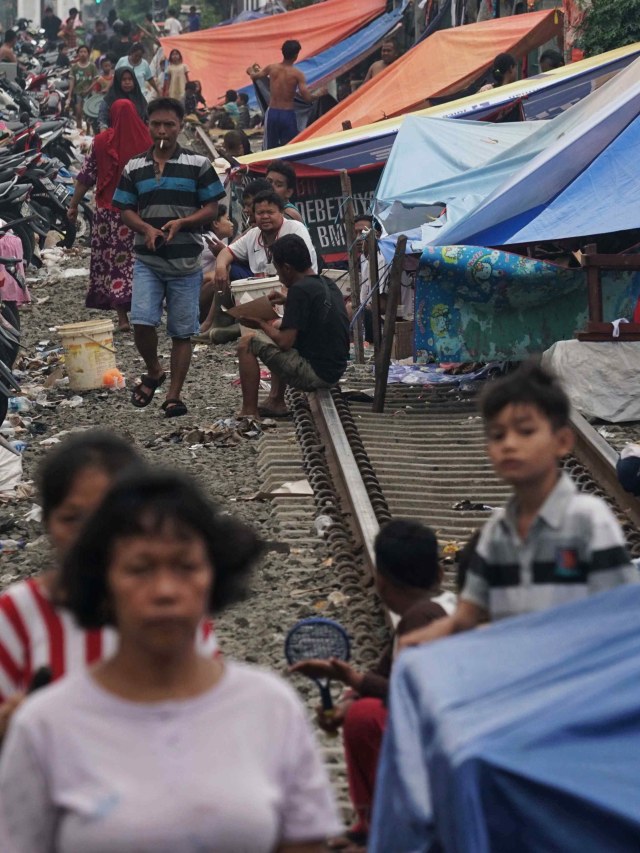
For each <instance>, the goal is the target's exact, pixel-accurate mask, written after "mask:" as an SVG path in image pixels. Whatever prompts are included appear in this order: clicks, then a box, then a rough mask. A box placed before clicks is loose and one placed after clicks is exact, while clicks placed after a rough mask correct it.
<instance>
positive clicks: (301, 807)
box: [0, 663, 341, 853]
mask: <svg viewBox="0 0 640 853" xmlns="http://www.w3.org/2000/svg"><path fill="white" fill-rule="evenodd" d="M340 831H341V825H340V822H339V820H338V818H337V813H336V808H335V804H334V801H333V796H332V793H331V790H330V786H329V782H328V779H327V774H326V771H325V769H324V766H323V764H322V761H321V758H320V755H319V752H318V748H317V746H316V744H315V742H314V739H313V735H312V732H311V727H310V725H309V722H308V720H307V717H306V713H305V710H304V708H303V706H302V703H301V702H300V700H299V699H298V697H297V696H296V695H295V693H294V691H293V690H292V689H291V688H290V687H289V686H288V685H287V684H285V683H284V682H283V681H282V680H281V679H280V678H279V677H278V676H276V675H274V674H272V673H268V672H265V671H263V670H260V669H258V668H255V667H249V666H246V665H243V664H237V663H226V664H225V672H224V674H223V676H222V678H221V680H220V681H219V682H218V684H217V685H216V686H215V687H213V688H212V689H210V690H208V691H207V692H206V693H204V694H202V695H201V696H198V697H196V698H195V699H188V700H183V701H171V702H158V703H148V704H147V703H137V702H129V701H126V700H124V699H121V698H119V697H117V696H115V695H113V694H111V693H109V692H108V691H106V690H104V689H103V688H102V687H100V686H99V684H98V683H97V682H96V681H95V679H94V678H93V677H92V676H91V675H90V673H88V672H83V673H80V674H77V675H74V676H69V677H68V678H66V679H64V680H62V681H60V682H58V683H57V684H55V685H53V686H51V687H49V688H46V689H44V690H42V691H41V692H40V693H36V694H34V696H32V697H31V698H30V699H28V700H27V702H26V703H25V704H24V705H23V706H21V707H20V708H19V709H18V711H17V713H16V714H15V716H14V718H13V719H12V721H11V724H10V729H9V734H8V736H7V740H6V742H5V744H4V747H3V750H2V756H1V758H0V839H3V842H4V846H3V847H2V849H3V853H4V851H6V853H8V851H11V853H48V851H54V850H55V851H56V853H133V851H135V853H271V851H273V850H274V849H275V848H276V847H277V846H278V844H284V843H290V844H293V843H303V842H308V841H312V840H319V839H324V838H325V837H327V836H330V835H335V834H337V833H338V832H340ZM7 844H9V845H12V846H9V847H7Z"/></svg>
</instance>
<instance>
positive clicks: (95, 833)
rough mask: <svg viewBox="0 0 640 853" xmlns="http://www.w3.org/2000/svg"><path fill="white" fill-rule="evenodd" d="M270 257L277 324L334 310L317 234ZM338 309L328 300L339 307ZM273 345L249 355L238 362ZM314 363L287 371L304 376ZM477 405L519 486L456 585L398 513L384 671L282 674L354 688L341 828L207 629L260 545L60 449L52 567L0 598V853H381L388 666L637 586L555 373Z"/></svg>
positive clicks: (107, 466) (305, 759)
mask: <svg viewBox="0 0 640 853" xmlns="http://www.w3.org/2000/svg"><path fill="white" fill-rule="evenodd" d="M274 262H275V264H276V267H277V269H278V272H279V275H280V278H281V280H282V282H283V284H284V286H285V288H286V289H287V306H286V308H285V317H286V316H287V311H289V312H290V314H291V316H292V317H294V318H296V317H298V316H299V315H300V314H302V313H304V312H305V310H307V311H308V310H309V307H310V306H311V308H312V310H316V311H318V312H319V311H320V310H321V309H320V305H321V304H322V300H324V299H326V298H327V296H325V295H323V293H322V288H321V284H320V283H319V282H318V279H317V277H316V276H314V275H313V271H312V269H311V268H310V256H309V252H308V249H307V247H306V245H305V243H304V241H303V240H302V239H301V238H300V237H298V236H297V235H288V236H286V237H283V238H282V239H281V240H279V241H277V242H276V243H275V244H274ZM294 295H295V296H294ZM292 296H294V299H291V297H292ZM290 299H291V301H290ZM339 304H340V298H339V295H335V300H334V306H333V309H334V310H333V313H334V314H335V315H336V317H338V316H340V312H339V310H338V306H339ZM329 310H331V309H329ZM283 325H285V326H286V325H287V324H286V323H283ZM310 331H311V332H313V331H315V329H312V330H310ZM342 331H343V333H344V329H343V330H342ZM326 332H327V333H329V332H330V333H332V334H333V335H334V337H336V338H339V336H340V331H339V326H335V325H334V327H333V328H331V329H327V330H326ZM281 334H285V335H286V329H285V330H284V332H283V333H281ZM279 337H280V335H279V334H268V335H267V336H266V338H268V339H270V340H271V341H272V342H274V343H275V344H277V343H278V340H279ZM251 341H255V342H256V343H255V345H254V344H253V343H251ZM306 343H307V345H308V346H310V347H312V340H311V338H310V337H309V338H307V341H306ZM270 345H271V344H270V343H269V340H267V339H264V340H263V339H262V338H261V337H260V336H255V337H254V338H251V339H250V340H248V341H246V342H245V344H243V346H244V349H245V355H246V356H247V357H255V356H259V357H260V356H261V353H262V352H263V347H264V346H266V347H267V348H268V347H269V346H270ZM303 357H304V356H303V354H302V353H299V354H298V356H296V359H295V360H294V361H293V362H291V363H289V362H288V361H285V362H283V363H282V364H279V365H278V367H279V368H281V369H282V371H283V373H284V375H285V376H286V377H287V378H288V376H289V371H291V372H292V373H294V374H296V375H297V372H298V369H299V368H300V369H301V370H302V371H304V372H306V371H307V367H306V366H305V365H304V364H302V365H301V363H300V361H299V359H300V358H303ZM267 358H268V359H271V358H274V359H276V360H277V356H276V355H275V354H274V355H273V356H272V354H271V353H268V354H267ZM274 363H275V362H274ZM325 368H327V365H325ZM335 368H336V371H337V370H338V365H337V364H336V365H335ZM316 378H317V377H316ZM246 391H247V389H245V387H243V399H244V398H245V396H246ZM480 412H481V415H482V418H483V421H484V426H485V435H486V447H487V453H488V456H489V460H490V461H491V464H492V465H493V468H494V471H495V473H496V475H497V476H498V477H499V478H500V479H502V480H503V481H505V482H506V483H508V484H509V485H510V486H511V488H512V490H513V496H512V498H511V499H510V501H509V502H508V503H507V505H506V507H505V508H504V509H499V510H496V511H494V513H493V515H492V517H491V519H490V520H489V521H488V522H487V523H486V524H485V526H484V527H483V528H482V530H481V531H480V532H479V535H476V536H474V537H473V538H472V540H470V542H469V543H468V544H467V546H466V547H465V549H464V550H463V552H462V553H461V554H460V555H459V557H458V595H457V596H456V594H454V593H453V592H451V591H449V590H446V589H444V588H443V586H442V581H443V574H442V563H441V556H440V544H439V543H438V540H437V536H436V534H435V533H434V531H432V530H431V529H430V528H428V527H426V526H425V525H424V524H422V523H419V522H414V521H405V520H402V519H394V520H392V521H390V522H388V523H387V524H386V525H384V526H383V527H382V529H381V531H380V532H379V534H378V536H377V538H376V542H375V560H376V565H375V570H376V573H375V586H376V591H377V593H378V595H379V597H380V599H381V600H382V601H383V603H384V604H385V605H386V607H388V608H389V610H391V611H392V612H394V613H396V614H397V615H398V617H399V621H398V623H397V627H396V630H395V632H394V636H393V637H392V638H391V639H390V641H389V644H388V645H387V647H386V648H385V649H384V650H382V654H381V657H380V659H379V661H378V663H377V664H376V665H375V666H374V667H372V668H371V669H369V670H367V671H360V670H359V669H358V668H356V667H354V666H352V665H351V664H349V663H347V662H345V661H342V660H339V659H336V658H329V659H308V660H304V661H301V662H299V663H297V664H295V665H294V666H292V667H291V669H290V674H291V676H292V677H293V676H296V675H302V676H307V677H312V678H324V679H327V678H328V679H331V680H333V681H335V682H338V683H341V684H342V685H343V686H344V691H343V694H342V696H341V698H340V700H339V703H338V705H337V706H336V708H335V709H334V711H333V713H332V714H331V715H330V716H327V715H326V713H325V711H324V708H322V707H319V708H318V714H317V723H318V725H319V726H320V727H321V728H322V729H324V730H325V731H328V732H333V733H336V732H338V731H340V730H341V731H342V736H343V744H344V751H345V759H346V766H347V775H348V783H349V793H350V797H351V801H352V804H353V811H354V815H355V822H354V823H353V824H352V825H351V826H350V827H349V828H348V829H347V830H346V831H343V828H342V827H341V824H340V821H339V819H338V816H337V813H336V807H335V803H334V800H333V795H332V793H331V788H330V785H329V782H328V778H327V775H326V771H325V769H324V767H323V764H322V761H321V758H320V755H319V752H318V748H317V746H316V745H315V742H314V738H313V735H312V732H311V729H310V725H309V722H308V721H307V718H306V713H305V711H304V709H303V707H302V705H301V703H300V701H299V699H297V698H296V696H295V693H294V692H293V690H292V689H291V688H290V687H289V686H287V685H286V684H284V683H283V681H282V679H281V678H280V677H279V676H276V675H274V674H269V673H266V672H264V671H262V670H259V669H257V668H254V667H250V666H247V665H245V664H243V663H242V662H235V661H231V660H229V659H227V658H226V657H225V655H224V649H220V648H219V647H218V644H217V642H216V638H215V631H214V628H213V623H212V621H211V619H212V616H213V615H214V614H215V613H216V612H218V611H219V610H220V609H221V608H223V607H225V606H227V605H229V604H231V603H233V602H235V601H239V600H240V599H241V598H242V596H243V594H244V592H245V590H246V587H247V583H248V577H249V572H250V568H251V566H252V565H253V564H254V563H255V561H256V560H257V559H259V557H260V554H261V552H262V549H263V543H262V541H261V540H260V537H259V536H258V535H257V534H256V533H255V532H254V531H253V530H252V529H251V528H249V527H248V526H246V525H245V524H244V523H242V522H239V521H237V520H236V519H234V518H233V517H232V516H230V515H229V514H228V513H226V512H221V511H220V509H219V508H217V507H215V506H212V505H211V504H210V503H209V501H208V499H207V498H206V497H205V496H204V495H203V494H202V492H201V491H200V490H199V488H198V487H196V486H195V485H194V484H193V482H191V481H190V480H189V479H187V478H185V477H184V476H183V475H181V474H178V473H176V472H172V471H162V470H157V468H153V469H152V468H150V467H148V466H147V465H146V463H145V462H144V460H143V459H142V458H141V457H140V456H139V455H138V454H137V452H136V451H135V450H134V449H133V448H132V447H131V445H130V444H129V443H128V442H127V441H125V440H124V439H120V438H118V437H116V436H114V435H112V434H109V433H102V432H99V431H87V432H83V433H80V434H77V435H74V436H72V437H70V438H68V439H67V440H66V441H65V442H63V443H62V444H60V445H59V446H58V447H57V448H55V449H54V450H52V451H51V452H50V454H49V455H48V457H47V458H46V460H45V462H44V464H43V465H42V468H41V471H40V476H39V492H40V503H41V506H42V513H43V523H44V526H45V529H46V532H47V534H48V536H49V538H50V540H51V544H52V563H51V565H50V567H48V568H47V569H46V570H44V571H43V572H42V573H41V574H39V575H37V576H34V577H32V578H29V579H27V580H21V581H18V582H17V583H15V584H12V585H10V586H9V587H8V588H6V589H5V590H4V592H3V593H2V595H0V701H1V704H0V749H1V752H0V842H2V849H3V850H7V851H15V853H27V851H39V850H45V849H56V850H61V851H62V850H80V849H82V850H105V851H107V850H121V849H139V850H152V849H154V850H155V849H160V850H172V851H185V853H187V851H196V850H211V851H213V850H220V851H221V853H222V851H225V852H226V851H229V850H235V849H251V850H256V851H258V850H265V851H267V850H269V851H271V850H278V851H298V853H314V851H317V853H319V852H320V851H321V850H326V849H327V847H329V848H330V849H340V850H343V851H350V853H355V852H356V851H363V850H364V849H366V847H367V845H369V847H370V849H372V850H381V851H386V850H387V849H388V842H384V843H383V842H381V841H380V839H381V838H382V837H384V838H387V839H388V838H389V827H388V826H387V825H386V822H385V816H384V814H383V813H382V812H383V811H384V798H383V797H381V796H380V795H378V796H377V797H376V791H379V790H384V786H385V785H386V784H387V780H386V777H385V770H384V766H383V769H382V771H380V770H379V767H378V761H379V756H380V752H381V748H382V745H383V740H384V736H385V731H386V729H387V727H388V726H389V724H390V720H392V719H393V714H394V707H393V705H392V706H391V707H389V706H388V695H389V687H390V679H392V678H393V669H394V662H395V660H396V659H397V656H398V654H401V653H402V650H403V649H405V648H407V647H408V646H416V645H419V644H424V643H429V642H432V641H433V640H436V639H441V638H444V637H447V636H448V635H450V634H452V633H458V632H460V631H470V630H473V629H476V628H477V626H481V625H486V624H487V623H491V622H496V621H499V620H501V619H504V618H507V617H512V616H518V615H523V614H527V613H532V612H537V611H542V610H546V609H549V608H552V607H556V606H558V605H563V604H567V603H569V602H578V601H580V600H583V599H585V598H586V597H587V596H590V595H592V594H595V593H603V592H606V591H607V590H612V589H614V588H616V587H619V586H621V585H625V584H635V583H637V582H638V570H637V568H636V567H635V566H634V565H633V564H632V563H631V561H630V559H629V556H628V553H627V549H626V545H625V538H624V535H623V533H622V530H621V529H620V527H619V525H618V522H617V521H616V519H615V517H614V515H613V513H612V511H611V509H610V508H609V507H608V506H607V504H606V503H605V502H604V501H603V500H602V499H600V498H599V497H595V496H592V495H587V494H584V493H580V492H579V491H578V490H577V488H576V486H575V484H574V483H573V482H572V481H571V480H570V478H569V477H568V476H567V475H566V474H565V473H562V471H561V468H560V463H561V461H562V459H563V458H564V457H565V456H566V455H567V453H569V452H570V451H571V449H572V444H573V433H572V430H571V427H570V424H569V412H570V404H569V400H568V397H567V395H566V393H565V392H564V390H563V389H562V387H561V386H560V384H559V383H558V382H557V380H556V379H555V378H554V377H553V376H551V375H550V374H549V373H548V372H546V371H545V370H544V369H542V368H541V367H539V366H537V365H535V364H525V365H523V366H521V367H520V368H519V369H518V370H516V371H515V372H513V373H511V374H509V375H507V376H506V377H504V378H502V379H499V380H496V381H494V382H492V383H490V384H489V385H488V386H487V387H486V389H485V390H484V392H483V394H482V396H481V399H480ZM51 682H53V683H52V684H51V686H47V685H49V684H50V683H51ZM41 688H46V689H41ZM34 692H35V695H33V696H31V695H29V694H32V693H34ZM258 708H259V712H258V713H256V709H258ZM390 715H391V717H390ZM150 737H151V739H152V743H153V748H149V738H150ZM240 744H242V748H240ZM387 749H388V747H387ZM405 760H407V757H406V756H402V755H400V754H398V755H396V756H395V758H394V762H395V763H397V762H400V763H401V762H403V761H405ZM213 766H215V772H212V767H213ZM177 779H190V780H192V782H193V784H189V785H178V786H177V787H176V780H177ZM220 803H224V808H219V807H215V808H214V807H213V806H212V804H217V805H218V806H219V805H220ZM140 815H144V819H140ZM395 820H396V821H400V822H401V821H402V816H401V815H400V816H398V815H396V816H395ZM398 829H400V827H399V825H398Z"/></svg>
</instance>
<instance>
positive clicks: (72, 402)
mask: <svg viewBox="0 0 640 853" xmlns="http://www.w3.org/2000/svg"><path fill="white" fill-rule="evenodd" d="M83 403H84V400H83V399H82V397H80V396H79V395H78V394H76V395H75V396H74V397H71V398H70V399H68V400H62V401H61V402H60V405H61V406H68V407H69V408H70V409H77V407H78V406H81V405H82V404H83Z"/></svg>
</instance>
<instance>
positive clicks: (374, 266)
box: [367, 225, 381, 370]
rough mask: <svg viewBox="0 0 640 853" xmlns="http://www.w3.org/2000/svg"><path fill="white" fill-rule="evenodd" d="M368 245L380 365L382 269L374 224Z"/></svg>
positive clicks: (374, 346)
mask: <svg viewBox="0 0 640 853" xmlns="http://www.w3.org/2000/svg"><path fill="white" fill-rule="evenodd" d="M367 247H368V252H369V286H370V288H371V319H372V322H373V354H374V356H373V359H374V364H375V365H376V370H377V365H378V359H379V358H380V343H381V337H380V290H379V289H378V286H377V285H378V279H379V278H380V270H379V269H378V241H377V240H376V231H375V228H374V227H373V225H372V226H371V230H370V231H369V236H368V237H367Z"/></svg>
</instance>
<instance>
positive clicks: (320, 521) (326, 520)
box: [313, 515, 333, 536]
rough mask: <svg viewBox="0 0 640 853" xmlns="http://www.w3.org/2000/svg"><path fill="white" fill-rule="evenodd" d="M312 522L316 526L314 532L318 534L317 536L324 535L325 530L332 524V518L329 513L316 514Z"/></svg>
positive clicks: (325, 533)
mask: <svg viewBox="0 0 640 853" xmlns="http://www.w3.org/2000/svg"><path fill="white" fill-rule="evenodd" d="M313 524H314V527H315V528H316V533H317V534H318V536H326V535H327V530H328V529H329V528H330V527H331V525H332V524H333V519H332V518H331V516H330V515H318V516H317V517H316V519H315V521H314V522H313Z"/></svg>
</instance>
